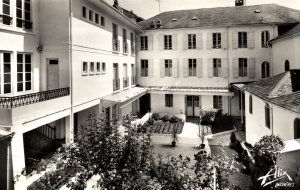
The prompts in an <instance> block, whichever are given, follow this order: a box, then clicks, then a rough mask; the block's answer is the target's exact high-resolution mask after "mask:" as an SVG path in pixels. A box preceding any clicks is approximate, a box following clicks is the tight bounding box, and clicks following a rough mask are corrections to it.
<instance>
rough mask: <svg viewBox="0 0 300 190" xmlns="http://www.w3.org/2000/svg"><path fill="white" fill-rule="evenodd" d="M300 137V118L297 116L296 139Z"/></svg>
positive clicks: (295, 124) (295, 122) (295, 125)
mask: <svg viewBox="0 0 300 190" xmlns="http://www.w3.org/2000/svg"><path fill="white" fill-rule="evenodd" d="M299 138H300V119H299V118H296V119H295V121H294V139H299Z"/></svg>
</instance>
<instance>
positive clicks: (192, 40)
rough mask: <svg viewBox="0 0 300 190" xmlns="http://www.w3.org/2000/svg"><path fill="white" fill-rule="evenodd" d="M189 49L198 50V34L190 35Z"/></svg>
mask: <svg viewBox="0 0 300 190" xmlns="http://www.w3.org/2000/svg"><path fill="white" fill-rule="evenodd" d="M188 49H196V34H188Z"/></svg>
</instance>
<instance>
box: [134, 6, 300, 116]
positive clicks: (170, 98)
mask: <svg viewBox="0 0 300 190" xmlns="http://www.w3.org/2000/svg"><path fill="white" fill-rule="evenodd" d="M280 15H286V17H282V16H280ZM299 21H300V12H299V11H296V10H293V9H289V8H286V7H282V6H278V5H275V4H265V5H255V6H236V7H220V8H205V9H196V10H180V11H170V12H163V13H161V14H159V15H156V16H154V17H152V18H150V19H148V20H145V21H143V22H141V23H140V25H141V26H142V28H143V33H142V34H141V35H140V36H139V41H138V50H139V51H138V56H137V65H138V84H139V85H141V86H143V87H145V88H148V90H149V93H150V96H149V100H147V101H146V100H145V102H146V104H149V107H150V108H151V110H152V111H153V112H169V113H174V114H175V113H176V114H184V115H186V116H198V115H199V108H201V109H220V108H221V109H223V110H224V112H225V113H230V114H231V115H233V116H238V115H241V114H244V111H243V107H244V106H243V105H240V107H239V106H236V105H238V104H239V102H243V101H241V100H242V99H243V95H242V93H241V92H240V91H235V90H233V91H231V90H230V84H237V83H246V82H252V81H255V80H258V79H260V78H265V77H269V76H271V75H272V69H273V67H272V64H271V63H272V53H271V48H270V47H269V44H268V41H269V40H270V39H273V38H275V37H277V36H278V35H280V34H282V33H284V32H285V31H286V30H287V29H289V28H290V27H291V26H293V25H295V23H298V22H299ZM238 86H240V85H239V84H237V85H235V87H238ZM234 93H235V94H237V93H238V96H234ZM148 102H150V103H148Z"/></svg>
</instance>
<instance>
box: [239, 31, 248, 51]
mask: <svg viewBox="0 0 300 190" xmlns="http://www.w3.org/2000/svg"><path fill="white" fill-rule="evenodd" d="M238 47H239V48H247V32H239V33H238Z"/></svg>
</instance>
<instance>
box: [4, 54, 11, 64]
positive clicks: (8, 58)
mask: <svg viewBox="0 0 300 190" xmlns="http://www.w3.org/2000/svg"><path fill="white" fill-rule="evenodd" d="M3 61H4V62H5V63H10V53H3Z"/></svg>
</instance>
